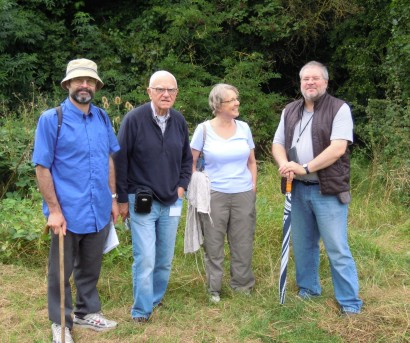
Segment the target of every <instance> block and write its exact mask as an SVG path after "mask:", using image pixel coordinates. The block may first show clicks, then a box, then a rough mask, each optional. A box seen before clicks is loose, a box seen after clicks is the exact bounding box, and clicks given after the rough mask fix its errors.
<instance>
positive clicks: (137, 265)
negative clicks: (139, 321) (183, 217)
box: [128, 194, 182, 318]
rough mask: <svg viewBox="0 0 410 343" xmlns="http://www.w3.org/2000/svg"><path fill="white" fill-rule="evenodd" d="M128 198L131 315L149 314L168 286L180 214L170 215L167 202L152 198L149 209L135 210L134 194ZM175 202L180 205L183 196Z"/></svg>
mask: <svg viewBox="0 0 410 343" xmlns="http://www.w3.org/2000/svg"><path fill="white" fill-rule="evenodd" d="M128 200H129V206H130V222H131V235H132V250H133V256H134V263H133V264H132V281H133V295H134V304H133V305H132V309H131V316H132V317H133V318H136V317H144V318H149V316H150V315H151V313H152V309H153V308H154V307H155V306H156V305H158V303H159V302H160V301H161V299H162V298H163V296H164V294H165V291H166V289H167V286H168V280H169V275H170V272H171V265H172V258H173V257H174V247H175V238H176V233H177V229H178V223H179V219H180V215H179V216H170V215H169V214H170V206H165V205H163V204H161V203H160V202H158V201H155V200H154V201H153V202H152V209H151V213H148V214H140V213H135V212H134V203H135V195H134V194H129V195H128ZM177 203H178V205H180V206H182V199H178V200H177V202H176V204H177Z"/></svg>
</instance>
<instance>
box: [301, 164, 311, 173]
mask: <svg viewBox="0 0 410 343" xmlns="http://www.w3.org/2000/svg"><path fill="white" fill-rule="evenodd" d="M302 167H303V168H305V171H306V175H307V174H310V171H309V168H308V165H307V163H305V164H304V165H302Z"/></svg>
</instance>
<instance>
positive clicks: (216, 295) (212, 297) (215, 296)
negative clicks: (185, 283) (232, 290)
mask: <svg viewBox="0 0 410 343" xmlns="http://www.w3.org/2000/svg"><path fill="white" fill-rule="evenodd" d="M209 301H210V302H211V303H214V304H217V303H219V302H220V301H221V297H220V296H219V293H211V294H210V295H209Z"/></svg>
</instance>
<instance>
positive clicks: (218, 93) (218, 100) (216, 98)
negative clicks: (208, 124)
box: [208, 83, 239, 115]
mask: <svg viewBox="0 0 410 343" xmlns="http://www.w3.org/2000/svg"><path fill="white" fill-rule="evenodd" d="M228 90H231V91H234V92H235V93H236V95H237V96H238V95H239V91H238V89H237V88H236V87H234V86H231V85H228V84H226V83H218V84H216V85H215V86H214V87H213V88H212V90H211V92H210V93H209V98H208V103H209V107H210V108H211V110H212V113H213V114H214V115H215V114H216V112H217V111H218V109H219V107H221V104H222V101H224V100H225V99H224V97H225V95H226V93H227V91H228Z"/></svg>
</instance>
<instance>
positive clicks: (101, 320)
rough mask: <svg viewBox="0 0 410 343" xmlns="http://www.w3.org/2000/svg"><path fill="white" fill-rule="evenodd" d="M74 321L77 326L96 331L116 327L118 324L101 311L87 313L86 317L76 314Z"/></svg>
mask: <svg viewBox="0 0 410 343" xmlns="http://www.w3.org/2000/svg"><path fill="white" fill-rule="evenodd" d="M73 322H74V326H76V327H79V328H84V329H91V330H94V331H107V330H111V329H114V328H115V327H116V326H117V322H114V321H113V320H108V319H107V318H105V317H104V316H103V314H102V313H101V312H99V313H89V314H87V315H85V316H84V318H80V317H78V316H76V315H74V320H73Z"/></svg>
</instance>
